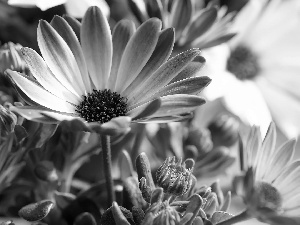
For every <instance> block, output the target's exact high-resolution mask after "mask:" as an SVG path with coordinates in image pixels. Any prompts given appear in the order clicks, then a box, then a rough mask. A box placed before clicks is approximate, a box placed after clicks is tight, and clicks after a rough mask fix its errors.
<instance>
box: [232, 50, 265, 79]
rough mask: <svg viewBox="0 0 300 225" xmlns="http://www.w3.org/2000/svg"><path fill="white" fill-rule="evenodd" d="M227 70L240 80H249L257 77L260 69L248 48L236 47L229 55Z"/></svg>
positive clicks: (254, 56)
mask: <svg viewBox="0 0 300 225" xmlns="http://www.w3.org/2000/svg"><path fill="white" fill-rule="evenodd" d="M227 70H228V71H229V72H231V73H233V74H234V75H235V76H236V77H237V78H238V79H240V80H250V79H253V78H255V77H256V76H257V74H258V73H259V70H260V68H259V64H258V59H257V57H256V55H255V54H253V52H252V51H251V50H250V49H249V48H247V47H245V46H238V47H236V48H235V49H234V50H233V51H232V52H231V54H230V57H229V59H228V61H227Z"/></svg>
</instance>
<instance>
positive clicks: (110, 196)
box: [100, 135, 116, 206]
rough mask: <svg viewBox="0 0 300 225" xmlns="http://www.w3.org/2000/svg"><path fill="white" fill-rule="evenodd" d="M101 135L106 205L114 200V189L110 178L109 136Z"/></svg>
mask: <svg viewBox="0 0 300 225" xmlns="http://www.w3.org/2000/svg"><path fill="white" fill-rule="evenodd" d="M100 137H101V145H102V154H103V169H104V175H105V180H106V189H107V200H108V202H107V203H108V205H109V206H111V205H112V203H113V202H114V201H115V199H116V196H115V191H114V183H113V179H112V172H111V167H112V166H111V148H110V136H108V135H100Z"/></svg>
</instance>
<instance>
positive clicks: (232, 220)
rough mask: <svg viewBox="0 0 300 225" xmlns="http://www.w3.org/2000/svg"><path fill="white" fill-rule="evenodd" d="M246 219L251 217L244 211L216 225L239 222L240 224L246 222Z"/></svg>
mask: <svg viewBox="0 0 300 225" xmlns="http://www.w3.org/2000/svg"><path fill="white" fill-rule="evenodd" d="M248 219H251V215H250V213H248V211H247V210H245V211H243V212H241V213H240V214H238V215H236V216H234V217H231V218H230V219H228V220H225V221H222V222H220V223H217V224H216V225H231V224H235V223H239V222H242V221H244V220H248Z"/></svg>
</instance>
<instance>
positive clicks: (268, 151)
mask: <svg viewBox="0 0 300 225" xmlns="http://www.w3.org/2000/svg"><path fill="white" fill-rule="evenodd" d="M275 144H276V128H275V124H274V123H271V124H270V126H269V129H268V131H267V134H266V137H265V139H264V141H263V144H262V146H261V149H260V150H259V151H258V153H257V157H256V159H257V160H258V161H257V166H256V179H261V178H262V177H263V176H264V174H265V172H266V170H267V168H269V166H270V160H268V158H269V157H270V156H272V155H273V153H274V150H275Z"/></svg>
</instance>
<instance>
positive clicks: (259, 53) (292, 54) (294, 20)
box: [203, 0, 300, 137]
mask: <svg viewBox="0 0 300 225" xmlns="http://www.w3.org/2000/svg"><path fill="white" fill-rule="evenodd" d="M299 15H300V14H299V2H298V1H294V0H290V1H280V0H272V1H262V0H250V1H249V2H248V3H247V5H246V6H245V7H244V8H243V9H242V10H241V11H240V12H239V13H238V15H237V16H236V18H235V21H234V22H233V31H236V32H237V33H238V34H237V35H236V37H234V38H233V39H232V40H230V41H229V42H228V43H227V44H222V45H220V46H217V47H214V48H210V49H207V50H204V51H203V56H205V58H206V59H207V66H206V72H207V74H209V75H210V76H211V77H212V80H213V82H212V84H211V85H210V87H209V88H207V89H206V90H205V94H206V96H207V98H208V99H209V100H214V99H216V98H220V97H222V98H223V100H224V103H225V105H226V106H227V108H228V109H229V110H230V111H231V112H233V113H234V114H236V115H237V116H239V117H240V118H241V120H243V121H244V122H246V123H248V124H250V125H259V126H260V127H261V131H262V134H265V133H266V131H267V128H268V125H269V123H270V121H271V118H273V120H275V121H276V124H277V125H278V127H279V128H280V129H281V130H282V131H283V132H284V134H285V135H287V136H288V137H295V136H297V135H299V133H300V117H299V115H300V104H299V97H300V89H299V86H300V77H299V75H300V30H299V27H300V16H299Z"/></svg>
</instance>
